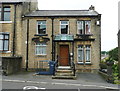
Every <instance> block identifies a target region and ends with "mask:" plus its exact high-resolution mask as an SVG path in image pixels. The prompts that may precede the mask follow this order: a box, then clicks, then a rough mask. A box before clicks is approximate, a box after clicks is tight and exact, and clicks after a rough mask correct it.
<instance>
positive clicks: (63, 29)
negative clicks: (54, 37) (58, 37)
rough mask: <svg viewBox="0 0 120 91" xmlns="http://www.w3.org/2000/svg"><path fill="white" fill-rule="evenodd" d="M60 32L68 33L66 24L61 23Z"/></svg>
mask: <svg viewBox="0 0 120 91" xmlns="http://www.w3.org/2000/svg"><path fill="white" fill-rule="evenodd" d="M61 34H68V25H61Z"/></svg>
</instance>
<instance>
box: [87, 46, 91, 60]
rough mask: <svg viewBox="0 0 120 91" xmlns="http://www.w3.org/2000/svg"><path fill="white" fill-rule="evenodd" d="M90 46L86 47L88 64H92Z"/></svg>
mask: <svg viewBox="0 0 120 91" xmlns="http://www.w3.org/2000/svg"><path fill="white" fill-rule="evenodd" d="M90 55H91V54H90V45H86V62H90Z"/></svg>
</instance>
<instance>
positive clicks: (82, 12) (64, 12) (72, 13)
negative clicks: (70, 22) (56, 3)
mask: <svg viewBox="0 0 120 91" xmlns="http://www.w3.org/2000/svg"><path fill="white" fill-rule="evenodd" d="M98 15H99V13H97V12H96V11H94V10H37V11H33V12H31V13H29V14H26V15H25V17H45V16H46V17H47V16H48V17H52V16H54V17H55V16H98Z"/></svg>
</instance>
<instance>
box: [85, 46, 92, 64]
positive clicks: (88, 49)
mask: <svg viewBox="0 0 120 91" xmlns="http://www.w3.org/2000/svg"><path fill="white" fill-rule="evenodd" d="M87 46H89V48H87ZM87 50H89V51H90V60H89V62H88V61H87V59H86V56H87V55H86V51H87ZM85 63H91V46H90V45H85Z"/></svg>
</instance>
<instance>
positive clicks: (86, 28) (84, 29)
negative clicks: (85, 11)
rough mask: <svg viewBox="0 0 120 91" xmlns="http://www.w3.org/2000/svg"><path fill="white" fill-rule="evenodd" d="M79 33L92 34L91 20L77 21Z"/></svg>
mask: <svg viewBox="0 0 120 91" xmlns="http://www.w3.org/2000/svg"><path fill="white" fill-rule="evenodd" d="M77 33H78V34H91V21H77Z"/></svg>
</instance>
